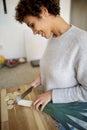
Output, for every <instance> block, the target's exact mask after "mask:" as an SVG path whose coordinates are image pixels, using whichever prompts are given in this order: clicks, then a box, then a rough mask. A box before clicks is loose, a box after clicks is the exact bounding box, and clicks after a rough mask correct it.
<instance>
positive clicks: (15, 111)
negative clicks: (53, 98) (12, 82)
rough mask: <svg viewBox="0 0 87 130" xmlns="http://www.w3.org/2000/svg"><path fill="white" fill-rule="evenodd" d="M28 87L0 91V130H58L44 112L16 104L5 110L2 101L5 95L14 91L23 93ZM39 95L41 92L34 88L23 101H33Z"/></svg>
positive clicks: (4, 103)
mask: <svg viewBox="0 0 87 130" xmlns="http://www.w3.org/2000/svg"><path fill="white" fill-rule="evenodd" d="M29 87H30V86H29V85H23V86H19V87H12V88H7V89H2V91H1V130H58V128H57V127H56V125H55V122H54V121H53V119H52V118H51V117H50V116H48V115H47V114H46V113H44V112H40V111H37V110H33V109H31V108H29V107H24V106H19V105H17V104H16V105H14V107H13V108H12V109H11V110H8V109H7V103H6V102H5V101H4V98H5V96H6V94H7V93H12V92H15V91H19V92H20V93H23V92H24V91H25V90H27V89H28V88H29ZM40 88H41V87H40ZM39 93H41V90H40V89H37V88H35V89H33V90H32V92H31V93H30V94H28V95H27V96H26V97H25V99H27V100H34V99H35V98H36V96H37V95H38V94H39Z"/></svg>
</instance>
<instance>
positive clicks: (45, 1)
mask: <svg viewBox="0 0 87 130" xmlns="http://www.w3.org/2000/svg"><path fill="white" fill-rule="evenodd" d="M41 6H44V7H46V8H47V9H48V12H49V13H50V14H52V15H55V16H56V15H57V14H60V6H59V0H20V1H19V3H18V5H17V6H16V8H15V10H16V14H15V18H16V20H17V21H19V22H20V23H23V20H24V17H25V16H27V15H32V16H36V17H38V18H40V13H41Z"/></svg>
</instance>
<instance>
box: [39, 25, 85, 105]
mask: <svg viewBox="0 0 87 130" xmlns="http://www.w3.org/2000/svg"><path fill="white" fill-rule="evenodd" d="M40 69H41V83H42V86H43V88H44V89H45V91H47V90H52V101H53V103H68V102H73V101H83V102H84V101H86V102H87V32H85V31H83V30H81V29H79V28H77V27H75V26H72V27H71V28H70V29H69V30H68V31H67V32H65V33H64V34H62V35H61V36H59V37H57V38H51V39H50V40H49V43H48V45H47V48H46V50H45V52H44V55H43V57H42V59H41V61H40Z"/></svg>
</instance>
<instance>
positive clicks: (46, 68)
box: [15, 0, 87, 128]
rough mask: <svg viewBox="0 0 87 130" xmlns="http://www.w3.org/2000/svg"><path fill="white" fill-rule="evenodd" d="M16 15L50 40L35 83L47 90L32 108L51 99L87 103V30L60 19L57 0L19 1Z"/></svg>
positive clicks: (36, 32)
mask: <svg viewBox="0 0 87 130" xmlns="http://www.w3.org/2000/svg"><path fill="white" fill-rule="evenodd" d="M15 17H16V20H18V21H19V22H20V23H23V22H24V23H26V24H27V25H28V27H30V28H31V29H32V31H33V33H34V34H40V35H41V36H42V37H45V38H47V39H50V40H49V43H48V45H47V48H46V50H45V52H44V55H43V57H42V59H41V61H40V74H39V76H38V77H37V78H36V79H35V81H34V82H33V83H34V85H36V86H38V85H40V84H41V85H42V87H43V88H44V93H43V94H41V95H39V96H38V97H37V98H36V100H35V101H34V103H33V107H34V108H35V109H38V108H39V106H40V105H41V109H40V110H41V111H43V109H44V108H45V106H46V105H47V104H48V103H49V102H53V103H70V102H75V101H79V102H80V101H81V102H87V32H85V31H83V30H81V29H79V28H77V27H75V26H73V25H70V24H68V23H67V22H66V21H64V19H63V18H61V16H60V6H59V1H58V0H49V1H47V0H20V1H19V3H18V5H17V7H16V16H15ZM86 128H87V126H86Z"/></svg>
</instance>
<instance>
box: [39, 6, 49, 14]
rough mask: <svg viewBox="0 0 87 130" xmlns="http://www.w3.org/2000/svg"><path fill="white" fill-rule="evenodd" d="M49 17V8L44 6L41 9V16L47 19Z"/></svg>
mask: <svg viewBox="0 0 87 130" xmlns="http://www.w3.org/2000/svg"><path fill="white" fill-rule="evenodd" d="M48 15H49V12H48V10H47V8H46V7H44V6H42V7H41V15H40V16H41V17H43V16H45V17H47V16H48Z"/></svg>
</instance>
